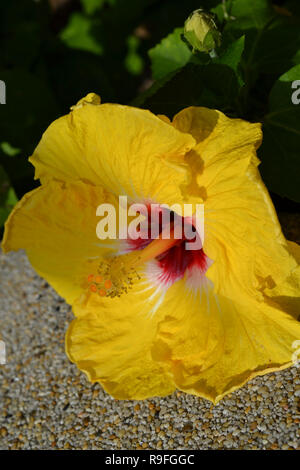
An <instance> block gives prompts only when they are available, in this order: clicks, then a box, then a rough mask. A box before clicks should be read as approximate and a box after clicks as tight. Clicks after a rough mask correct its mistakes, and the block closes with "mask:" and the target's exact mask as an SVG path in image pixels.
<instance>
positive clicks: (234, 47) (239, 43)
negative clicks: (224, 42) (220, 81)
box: [213, 36, 245, 86]
mask: <svg viewBox="0 0 300 470" xmlns="http://www.w3.org/2000/svg"><path fill="white" fill-rule="evenodd" d="M244 47H245V36H242V37H240V38H239V39H237V40H236V41H234V42H232V43H231V44H229V46H228V47H227V48H226V49H225V50H223V52H221V53H220V56H219V57H217V58H215V59H213V62H214V63H215V64H224V65H228V66H229V67H230V68H231V69H232V70H233V71H234V72H235V73H236V76H237V78H238V82H239V84H240V85H241V86H242V85H243V84H244V81H243V79H242V76H241V73H240V67H239V66H240V63H241V58H242V54H243V52H244Z"/></svg>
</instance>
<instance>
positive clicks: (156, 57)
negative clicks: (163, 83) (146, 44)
mask: <svg viewBox="0 0 300 470" xmlns="http://www.w3.org/2000/svg"><path fill="white" fill-rule="evenodd" d="M182 32H183V29H182V28H176V29H174V31H173V32H172V33H171V34H169V35H168V36H167V37H166V38H164V39H163V40H162V41H161V42H160V43H159V44H157V45H156V46H155V47H153V48H152V49H150V50H149V56H150V59H151V67H152V76H153V78H154V80H160V79H162V78H164V77H165V76H166V75H168V74H169V73H171V72H174V71H175V70H178V69H180V68H182V67H184V66H185V65H186V64H187V63H188V61H189V60H190V58H191V56H192V52H191V51H190V49H189V48H188V46H187V45H186V44H185V42H183V41H182V39H181V34H182Z"/></svg>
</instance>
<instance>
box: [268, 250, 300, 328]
mask: <svg viewBox="0 0 300 470" xmlns="http://www.w3.org/2000/svg"><path fill="white" fill-rule="evenodd" d="M288 246H289V250H290V253H291V255H292V256H293V257H294V259H295V260H296V262H297V263H298V265H297V266H296V267H295V268H294V269H292V270H291V271H290V273H289V275H288V276H287V278H286V279H285V280H284V281H283V282H281V283H279V284H278V285H275V286H274V287H272V286H271V287H270V288H266V289H265V290H264V294H265V296H266V301H268V300H271V301H272V302H276V304H277V307H278V308H281V309H282V310H284V311H285V312H287V313H289V314H290V315H293V316H294V317H295V318H296V319H297V320H299V319H300V264H299V263H300V246H299V245H297V243H294V242H288Z"/></svg>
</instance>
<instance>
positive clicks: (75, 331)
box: [66, 283, 175, 400]
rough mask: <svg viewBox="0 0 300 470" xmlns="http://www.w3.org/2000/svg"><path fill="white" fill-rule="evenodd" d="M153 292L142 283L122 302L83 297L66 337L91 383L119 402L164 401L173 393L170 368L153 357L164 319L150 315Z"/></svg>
mask: <svg viewBox="0 0 300 470" xmlns="http://www.w3.org/2000/svg"><path fill="white" fill-rule="evenodd" d="M151 293H152V289H150V293H149V290H147V289H146V290H145V286H144V285H142V284H141V283H139V284H136V285H135V286H134V287H133V290H132V291H130V293H128V294H127V295H123V296H122V297H120V298H114V299H110V298H101V297H99V296H97V295H96V294H91V295H89V296H83V299H79V300H78V301H76V303H75V305H74V308H73V309H74V313H75V315H77V316H78V318H77V319H75V320H74V321H73V322H72V323H71V325H70V327H69V330H68V332H67V336H66V351H67V354H68V356H69V358H70V360H71V361H72V362H75V363H76V364H77V366H78V367H79V369H81V370H83V371H84V372H85V373H86V374H87V376H88V378H89V380H90V381H92V382H100V383H101V385H102V386H103V387H104V388H105V390H106V391H107V392H109V393H110V394H111V395H112V396H114V397H115V398H118V399H138V400H140V399H144V398H148V397H152V396H165V395H168V394H170V393H172V392H173V391H174V389H175V386H174V383H173V380H172V376H171V374H170V373H169V371H168V369H169V367H168V365H167V364H163V363H157V362H156V361H154V360H153V358H152V355H151V346H152V343H153V340H154V338H155V334H156V329H157V324H158V322H159V320H160V319H161V315H162V313H161V312H158V314H155V315H154V316H153V315H151V309H152V308H153V307H154V306H155V301H154V300H151V298H150V295H151Z"/></svg>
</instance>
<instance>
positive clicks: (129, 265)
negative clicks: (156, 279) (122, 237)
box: [98, 224, 182, 297]
mask: <svg viewBox="0 0 300 470" xmlns="http://www.w3.org/2000/svg"><path fill="white" fill-rule="evenodd" d="M181 241H182V240H181V239H178V238H175V226H174V224H171V225H170V227H167V228H166V229H165V230H163V231H162V232H161V234H160V235H159V237H157V238H155V239H154V240H153V241H152V242H150V243H149V244H148V245H147V246H146V247H145V248H144V249H141V250H135V251H133V252H131V253H127V254H125V255H120V256H117V257H114V258H112V259H108V260H105V261H104V262H103V263H101V265H100V266H99V268H98V272H99V276H103V277H104V278H105V279H107V281H106V282H107V283H110V284H109V288H108V289H107V290H106V291H105V295H107V296H109V297H115V296H120V295H121V294H124V293H126V292H128V289H129V288H130V287H132V285H133V283H134V281H135V280H138V279H140V276H139V274H138V272H137V268H139V267H140V266H141V265H143V264H144V263H146V262H147V261H150V260H152V259H155V258H156V257H158V256H159V255H161V254H163V253H165V252H166V251H168V250H169V249H170V248H172V247H173V246H175V245H177V244H178V243H181ZM99 293H100V294H101V292H100V291H99ZM102 295H104V294H103V293H102Z"/></svg>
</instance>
